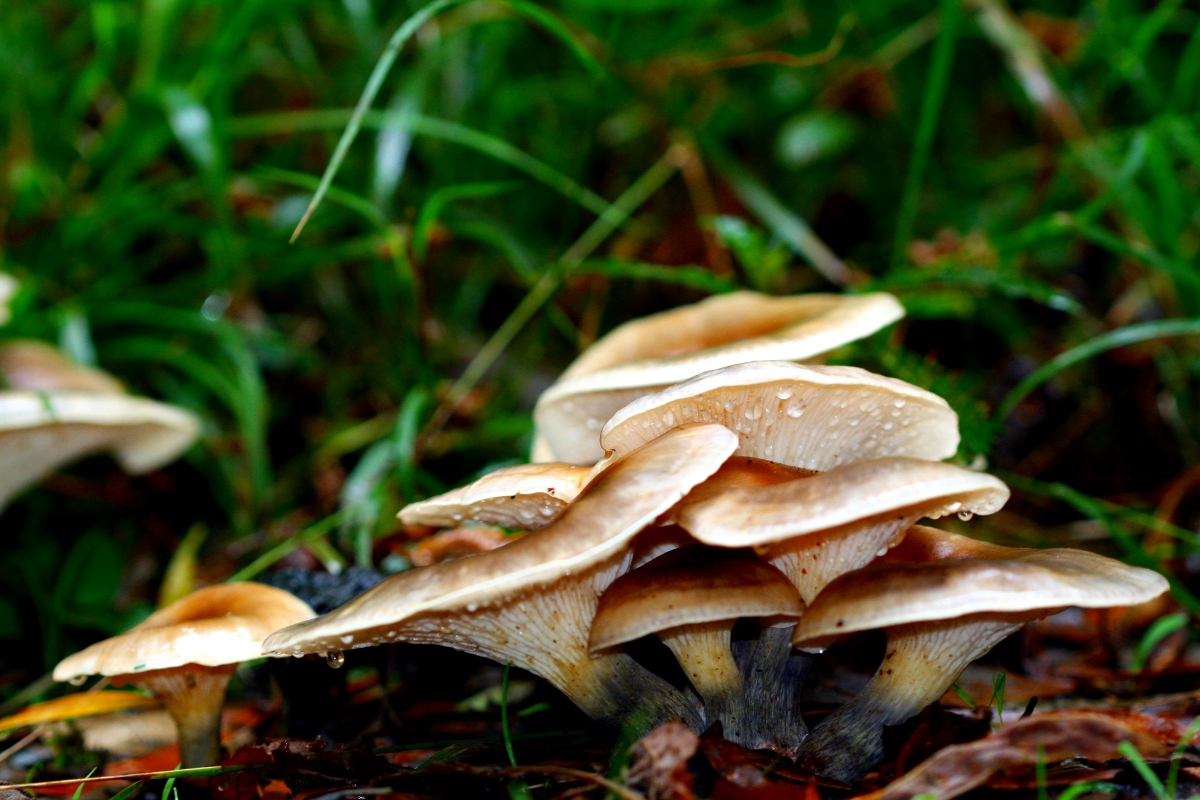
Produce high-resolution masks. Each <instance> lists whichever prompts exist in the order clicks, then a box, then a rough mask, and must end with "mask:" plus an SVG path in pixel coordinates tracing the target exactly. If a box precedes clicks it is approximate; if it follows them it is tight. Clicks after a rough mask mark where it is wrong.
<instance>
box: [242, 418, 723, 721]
mask: <svg viewBox="0 0 1200 800" xmlns="http://www.w3.org/2000/svg"><path fill="white" fill-rule="evenodd" d="M736 447H737V437H736V436H734V434H733V433H731V432H730V431H728V430H726V429H725V428H723V427H721V426H719V425H693V426H687V427H685V428H680V429H679V430H677V431H673V432H672V434H671V435H669V436H664V437H661V438H659V439H657V440H655V441H654V442H652V443H650V444H648V445H646V446H645V447H643V448H641V449H639V450H637V451H636V452H633V453H630V454H629V455H628V456H627V457H625V458H623V459H621V460H619V461H616V462H614V463H612V464H610V465H608V467H607V468H606V469H605V470H604V471H603V472H601V473H600V474H598V476H597V477H596V478H594V479H593V480H592V482H591V483H590V484H589V485H588V487H587V489H586V491H584V492H583V493H582V494H581V495H580V496H579V497H578V498H577V499H576V500H575V501H574V502H573V503H571V504H570V505H569V506H567V508H566V510H565V511H563V513H562V515H561V516H559V518H558V519H557V520H555V521H554V522H552V523H551V524H549V525H547V526H546V527H544V528H542V529H541V530H538V531H534V532H533V533H531V534H529V535H527V536H525V537H524V538H522V539H519V540H517V541H515V542H513V543H512V544H509V545H506V546H504V547H501V548H499V549H497V550H492V551H489V552H486V553H480V554H479V555H475V556H469V557H467V558H462V559H458V560H456V561H449V562H442V563H439V564H434V565H433V566H429V567H422V568H420V569H414V570H410V571H408V572H402V573H399V574H397V575H393V576H392V577H390V578H388V579H386V580H384V581H383V582H382V583H380V584H379V585H377V586H376V587H374V588H373V589H371V590H369V591H367V592H366V593H364V594H362V595H360V596H359V597H357V598H356V599H354V600H352V601H351V602H349V603H347V604H346V605H344V606H342V607H341V608H339V609H337V610H335V611H333V612H331V613H329V614H327V615H325V616H324V617H321V618H319V619H316V620H312V621H310V622H306V623H302V624H299V625H294V626H292V627H290V628H287V629H285V630H282V631H280V632H278V633H276V634H274V635H272V636H271V637H269V638H268V639H267V641H266V642H265V643H264V645H263V648H264V652H268V653H271V654H273V655H300V654H303V653H315V652H325V653H334V652H337V651H341V650H345V649H349V648H356V647H369V646H371V645H375V644H382V643H385V642H394V641H406V642H417V643H426V644H441V645H445V646H447V647H453V648H456V649H459V650H464V651H467V652H470V653H477V654H480V655H484V656H487V657H489V658H492V659H494V660H496V661H499V662H501V663H507V664H512V665H513V666H517V667H520V668H522V669H525V670H528V671H530V672H533V673H535V674H538V675H541V676H542V677H543V678H545V679H546V680H548V681H549V682H550V683H551V684H553V685H554V686H556V687H557V688H558V689H559V690H561V691H562V692H563V694H565V695H566V696H567V697H568V698H570V699H571V700H572V701H573V702H574V703H575V704H576V705H578V706H579V707H580V708H581V709H582V710H583V711H584V712H585V713H587V714H588V715H590V716H591V717H593V718H594V719H597V720H600V721H603V722H608V723H612V724H620V723H621V722H623V721H624V720H625V718H626V717H628V716H629V714H630V713H631V712H632V711H634V710H635V709H637V708H638V707H639V706H641V707H643V709H644V710H645V713H646V719H647V720H649V721H661V720H664V719H674V718H683V719H685V720H687V721H688V722H689V723H690V724H692V725H693V726H694V727H698V726H699V715H698V713H697V711H696V709H695V708H694V707H692V706H691V704H690V703H689V702H688V701H687V700H686V698H685V697H684V695H683V694H682V693H681V692H679V691H678V690H676V689H674V687H672V686H671V685H670V684H668V683H667V682H666V681H664V680H663V679H661V678H659V677H657V676H656V675H654V674H653V673H652V672H650V671H649V670H647V669H645V668H644V667H642V666H640V665H639V664H638V663H637V662H636V661H634V660H633V659H632V658H630V657H629V656H628V655H626V654H624V653H612V654H606V655H603V656H600V657H599V658H591V657H590V656H589V654H588V631H589V628H590V626H591V622H592V617H593V616H594V614H595V610H596V603H597V600H598V598H599V596H600V595H601V594H602V593H603V592H604V590H605V589H606V588H607V587H608V586H609V584H611V583H612V582H613V581H614V580H615V579H616V578H617V577H618V576H620V575H621V574H622V573H623V572H625V571H626V570H627V569H628V565H629V560H630V542H631V540H632V539H633V538H634V536H636V535H637V533H638V532H640V531H641V530H642V529H644V528H646V527H647V526H649V525H650V524H651V523H653V522H654V521H655V519H657V518H658V517H659V516H660V515H661V514H662V513H663V512H665V511H667V510H668V509H670V508H671V507H672V506H673V505H675V503H677V502H678V501H679V499H680V498H681V497H683V495H685V494H686V493H687V492H688V491H689V490H690V489H691V488H692V487H693V486H695V485H696V484H698V483H700V482H701V481H703V480H704V479H705V478H707V477H708V476H709V475H711V474H712V473H713V472H715V471H716V470H717V468H718V467H719V466H720V465H721V464H722V463H723V462H724V461H725V460H726V459H727V458H728V457H729V456H730V455H731V454H732V453H733V451H734V449H735V448H736Z"/></svg>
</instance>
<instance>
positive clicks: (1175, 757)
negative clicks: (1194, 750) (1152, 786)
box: [1166, 717, 1200, 797]
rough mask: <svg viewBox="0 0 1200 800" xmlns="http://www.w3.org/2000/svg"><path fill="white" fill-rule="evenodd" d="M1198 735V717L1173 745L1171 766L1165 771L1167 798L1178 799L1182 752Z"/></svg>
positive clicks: (1199, 729)
mask: <svg viewBox="0 0 1200 800" xmlns="http://www.w3.org/2000/svg"><path fill="white" fill-rule="evenodd" d="M1197 733H1200V717H1196V718H1195V719H1193V720H1192V722H1191V724H1190V725H1188V726H1187V730H1185V731H1184V732H1183V736H1181V737H1179V743H1178V744H1177V745H1175V750H1174V751H1173V752H1172V753H1171V766H1170V767H1169V768H1168V769H1167V787H1166V788H1167V796H1168V797H1178V796H1179V794H1178V791H1177V790H1178V786H1179V767H1180V766H1181V765H1182V763H1183V752H1184V751H1185V750H1187V748H1188V745H1189V744H1191V743H1192V739H1193V738H1194V737H1195V736H1196V734H1197Z"/></svg>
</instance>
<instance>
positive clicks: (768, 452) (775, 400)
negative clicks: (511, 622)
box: [600, 361, 958, 471]
mask: <svg viewBox="0 0 1200 800" xmlns="http://www.w3.org/2000/svg"><path fill="white" fill-rule="evenodd" d="M689 422H716V423H719V424H721V425H724V426H725V427H727V428H729V429H730V430H732V431H735V432H737V434H738V436H739V438H740V444H739V447H738V455H742V456H752V457H754V458H762V459H766V460H768V461H774V462H776V463H779V464H786V465H788V466H793V467H802V468H804V469H810V470H819V471H825V470H828V469H832V468H833V467H836V466H838V465H839V464H845V463H847V462H850V461H857V460H859V459H863V458H876V457H880V456H911V457H913V458H927V459H934V460H941V459H943V458H949V457H950V456H952V455H954V453H955V451H956V450H957V449H958V416H957V415H956V414H955V413H954V411H952V410H951V409H950V406H949V405H947V404H946V401H945V400H943V399H942V398H940V397H938V396H937V395H935V394H932V393H930V392H927V391H925V390H924V389H919V388H917V387H916V386H913V385H911V384H908V383H905V382H904V381H899V380H896V379H894V378H885V377H883V376H880V375H875V374H872V373H870V372H867V371H866V370H862V369H858V368H857V367H823V366H817V367H812V366H806V365H802V364H791V363H788V362H784V361H755V362H751V363H748V364H738V365H736V366H732V367H726V368H724V369H718V370H713V371H712V372H706V373H704V374H703V375H698V376H696V377H695V378H692V379H691V380H687V381H684V382H683V383H679V384H676V385H675V386H671V387H669V388H667V389H664V390H662V391H661V392H658V393H657V394H653V395H649V396H647V397H643V398H641V399H640V400H635V401H633V402H632V403H630V404H629V405H627V406H625V407H624V408H622V409H621V410H620V411H618V412H616V413H615V414H613V416H612V418H611V419H609V421H608V422H607V424H605V426H604V429H603V431H602V432H601V434H600V444H601V445H602V446H603V448H604V450H605V451H607V452H608V453H609V457H610V458H611V457H617V458H619V457H620V456H622V455H624V454H625V453H628V452H629V451H630V450H633V449H635V448H637V447H640V446H641V445H642V444H644V443H645V442H647V441H649V440H651V439H653V438H654V437H656V436H661V435H662V434H663V433H666V432H667V431H669V430H671V429H672V428H674V427H675V426H677V425H683V424H685V423H689Z"/></svg>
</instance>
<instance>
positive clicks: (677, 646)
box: [588, 547, 804, 744]
mask: <svg viewBox="0 0 1200 800" xmlns="http://www.w3.org/2000/svg"><path fill="white" fill-rule="evenodd" d="M803 609H804V603H803V602H801V600H800V595H799V594H798V593H797V592H796V589H795V587H793V586H792V585H791V583H789V582H788V579H787V578H786V577H784V576H783V574H782V573H781V572H779V570H777V569H775V568H774V567H771V566H770V565H768V564H764V563H763V562H762V561H761V560H759V559H758V558H755V557H754V556H753V555H752V554H749V553H742V554H728V553H716V552H714V551H712V550H707V549H705V548H699V547H685V548H681V549H678V550H673V551H671V552H670V553H667V554H666V555H663V556H661V557H659V558H657V559H655V560H654V561H652V562H651V563H650V564H648V565H646V566H644V567H642V568H641V569H636V570H634V571H633V572H629V573H627V574H625V575H623V576H621V577H620V578H617V580H615V581H614V582H613V584H612V585H611V586H609V587H608V589H606V590H605V592H604V594H603V595H602V596H601V598H600V605H599V606H598V607H597V609H596V617H595V619H594V620H592V632H591V636H590V638H589V640H588V647H589V648H590V650H591V652H592V653H593V654H595V653H600V652H605V651H608V650H611V649H613V648H615V647H618V646H620V645H623V644H626V643H628V642H631V641H633V640H635V639H640V638H641V637H643V636H648V635H650V634H654V635H657V636H658V638H659V639H661V640H662V642H663V643H664V644H665V645H666V646H667V647H668V648H670V650H671V652H672V653H674V654H675V660H676V661H678V662H679V666H680V667H682V668H683V671H684V673H685V674H686V675H687V676H688V680H690V681H691V683H692V686H693V687H695V689H696V691H697V692H699V693H700V697H701V698H702V699H703V700H704V719H705V723H706V724H712V723H713V722H716V721H720V722H721V723H722V724H723V726H724V734H725V737H726V738H727V739H729V740H730V741H733V742H737V743H739V744H745V743H746V741H745V737H744V735H743V728H744V727H748V721H747V720H746V719H745V717H746V712H745V704H744V702H743V696H742V691H743V687H742V678H741V675H740V673H739V670H738V666H737V664H736V663H735V662H734V659H733V652H732V650H731V637H732V634H733V626H734V623H735V622H737V621H738V620H739V619H742V618H749V619H760V618H763V619H770V620H771V621H772V622H774V621H777V620H778V618H780V617H783V618H787V619H789V620H795V619H796V618H797V617H799V616H800V613H801V611H803Z"/></svg>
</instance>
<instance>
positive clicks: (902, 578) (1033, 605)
mask: <svg viewBox="0 0 1200 800" xmlns="http://www.w3.org/2000/svg"><path fill="white" fill-rule="evenodd" d="M931 558H933V559H937V560H929V559H931ZM1167 588H1168V586H1167V581H1166V580H1165V579H1164V578H1163V577H1162V576H1161V575H1159V574H1158V573H1156V572H1151V571H1150V570H1146V569H1141V568H1139V567H1130V566H1127V565H1125V564H1122V563H1121V562H1119V561H1114V560H1113V559H1111V558H1105V557H1103V556H1099V555H1096V554H1094V553H1088V552H1085V551H1082V550H1070V549H1061V548H1055V549H1050V550H1035V549H1027V548H1015V547H1014V548H1010V547H999V546H997V545H992V544H986V543H983V542H976V541H974V540H972V539H969V538H967V537H965V536H957V535H955V534H950V533H944V532H942V531H938V530H935V529H933V528H926V527H922V526H917V527H915V528H913V529H912V531H910V532H909V534H908V536H907V537H906V539H905V541H904V543H903V544H901V545H900V546H899V547H897V548H896V549H895V550H893V551H892V552H891V553H889V554H888V556H887V557H886V558H885V559H881V560H880V562H878V563H877V564H876V565H872V566H871V567H868V568H867V569H864V570H861V571H859V572H854V573H851V574H848V575H844V576H842V577H841V578H839V579H838V580H836V581H834V582H833V583H831V584H830V585H829V586H827V587H826V588H825V590H824V591H823V592H822V593H821V595H820V596H819V597H818V598H817V599H816V600H815V601H814V602H813V603H812V604H811V605H810V606H809V608H808V609H807V611H806V612H805V614H804V616H803V617H802V618H801V619H800V622H799V623H798V624H797V625H796V629H795V633H794V635H793V639H792V641H793V643H794V644H796V645H798V646H823V645H825V644H827V643H828V642H830V641H832V640H833V639H835V638H837V637H838V636H841V635H844V634H848V633H853V632H856V631H864V630H871V629H876V628H882V629H884V630H885V631H886V632H887V637H888V643H887V649H886V652H885V655H884V658H883V663H882V664H880V666H879V669H878V670H876V672H875V675H874V677H872V678H871V681H870V682H869V683H868V684H867V686H866V688H864V689H863V690H862V691H861V692H860V693H859V694H857V695H856V696H855V697H854V698H853V699H852V700H850V701H849V702H848V703H846V704H845V705H843V706H842V707H841V708H839V709H838V710H837V711H835V712H833V714H831V715H829V716H828V717H826V718H825V719H824V720H823V721H822V722H821V724H820V725H818V726H817V727H816V728H815V729H813V732H812V734H811V735H810V736H809V737H808V739H806V740H805V742H804V744H803V746H802V748H801V757H802V758H803V759H804V760H805V761H806V762H807V763H808V764H809V765H810V766H812V767H813V768H814V769H815V770H816V771H817V772H818V773H820V774H822V775H825V776H827V777H831V778H835V779H837V780H841V781H849V780H853V779H854V778H856V777H858V776H860V775H862V774H863V773H865V772H866V771H867V770H869V769H870V768H871V767H873V766H875V765H877V764H878V763H879V762H880V760H881V759H882V757H883V728H884V726H885V725H897V724H899V723H901V722H903V721H904V720H906V719H908V718H909V717H911V716H913V715H914V714H916V713H918V712H919V711H920V710H921V709H922V708H924V707H925V706H927V705H929V704H930V703H933V702H935V701H937V700H938V698H940V697H941V696H942V695H943V694H945V692H946V691H947V690H948V689H949V688H950V686H951V685H952V684H953V683H954V681H955V680H957V679H958V676H959V674H960V673H961V672H962V670H963V669H965V668H966V666H967V665H968V664H969V663H971V662H972V661H973V660H975V659H976V658H978V657H979V656H981V655H983V654H984V653H986V652H987V651H988V650H990V649H991V648H992V647H993V646H994V645H995V644H996V643H997V642H999V641H1000V640H1001V639H1003V638H1005V637H1006V636H1008V635H1009V634H1011V633H1013V632H1014V631H1016V630H1017V629H1019V628H1020V627H1021V626H1022V625H1024V624H1025V623H1026V622H1029V621H1030V620H1034V619H1039V618H1041V617H1044V616H1046V615H1048V614H1051V613H1053V612H1055V611H1057V610H1059V609H1062V608H1065V607H1068V606H1079V607H1082V608H1107V607H1110V606H1127V605H1134V604H1136V603H1144V602H1146V601H1148V600H1151V599H1153V598H1155V597H1158V596H1159V595H1161V594H1162V593H1163V592H1165V591H1167Z"/></svg>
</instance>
